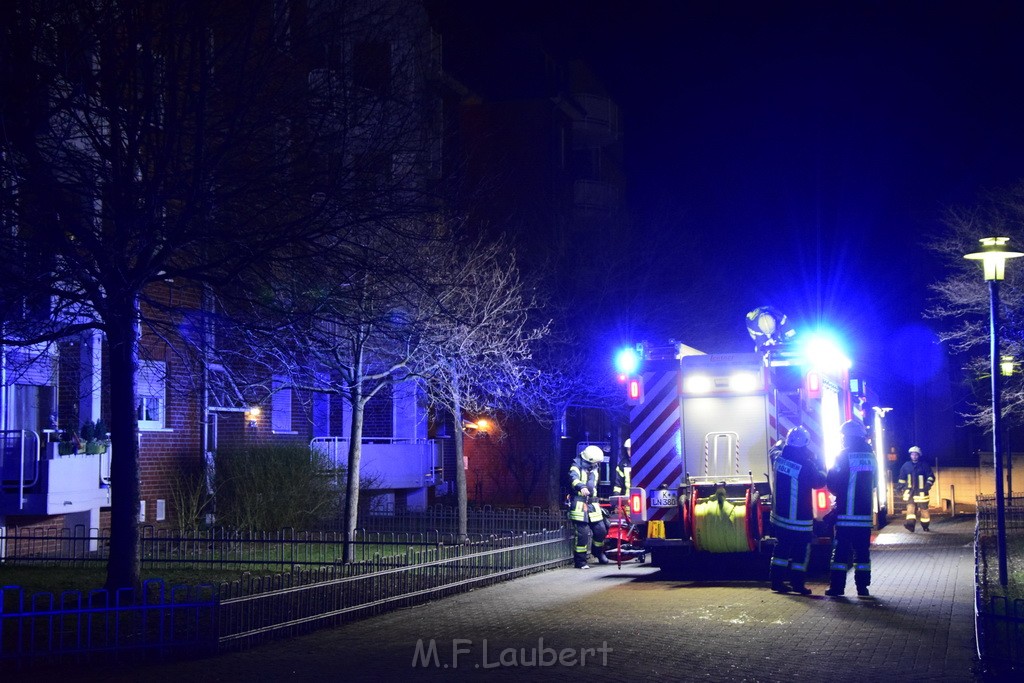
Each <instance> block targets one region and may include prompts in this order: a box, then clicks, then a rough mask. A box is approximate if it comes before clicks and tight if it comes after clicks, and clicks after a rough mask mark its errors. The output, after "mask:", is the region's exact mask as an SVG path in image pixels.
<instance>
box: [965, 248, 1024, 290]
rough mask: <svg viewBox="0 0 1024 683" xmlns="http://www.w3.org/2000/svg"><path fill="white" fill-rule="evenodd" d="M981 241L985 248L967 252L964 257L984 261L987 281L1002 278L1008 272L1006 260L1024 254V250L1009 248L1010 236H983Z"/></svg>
mask: <svg viewBox="0 0 1024 683" xmlns="http://www.w3.org/2000/svg"><path fill="white" fill-rule="evenodd" d="M980 241H981V246H982V249H983V250H982V251H976V252H974V253H972V254H966V255H965V256H964V258H968V259H972V260H976V261H981V262H982V265H983V266H984V268H985V280H986V281H989V280H1002V279H1003V277H1004V275H1005V274H1006V260H1007V259H1011V258H1018V257H1021V256H1024V252H1019V251H1010V250H1009V249H1008V247H1007V245H1006V243H1007V242H1009V241H1010V238H1009V237H982V238H981V240H980Z"/></svg>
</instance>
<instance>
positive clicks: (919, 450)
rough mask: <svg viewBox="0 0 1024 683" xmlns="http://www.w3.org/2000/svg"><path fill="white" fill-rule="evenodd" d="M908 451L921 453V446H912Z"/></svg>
mask: <svg viewBox="0 0 1024 683" xmlns="http://www.w3.org/2000/svg"><path fill="white" fill-rule="evenodd" d="M907 452H908V453H917V454H918V455H921V448H920V447H918V446H911V447H910V450H909V451H907Z"/></svg>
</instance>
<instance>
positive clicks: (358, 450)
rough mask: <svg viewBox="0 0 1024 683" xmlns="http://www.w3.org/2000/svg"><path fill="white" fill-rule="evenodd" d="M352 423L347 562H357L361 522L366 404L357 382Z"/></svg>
mask: <svg viewBox="0 0 1024 683" xmlns="http://www.w3.org/2000/svg"><path fill="white" fill-rule="evenodd" d="M351 400H352V422H351V428H350V429H349V442H348V472H347V473H346V474H347V479H346V488H345V557H344V561H345V562H355V561H356V547H355V543H354V541H355V538H356V523H357V522H358V521H359V461H360V456H361V455H362V444H363V416H364V414H365V408H366V404H365V402H364V401H363V392H362V387H361V386H360V385H359V383H358V382H357V383H356V384H355V386H354V387H353V389H352V392H351Z"/></svg>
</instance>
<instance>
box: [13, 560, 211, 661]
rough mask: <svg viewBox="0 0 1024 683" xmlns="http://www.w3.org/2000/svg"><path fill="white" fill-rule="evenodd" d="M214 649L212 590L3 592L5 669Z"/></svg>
mask: <svg viewBox="0 0 1024 683" xmlns="http://www.w3.org/2000/svg"><path fill="white" fill-rule="evenodd" d="M216 644H217V595H216V591H215V589H214V587H213V586H176V587H174V588H170V589H169V588H167V587H166V586H165V585H164V582H163V581H161V580H159V579H153V580H149V581H146V582H144V583H143V585H142V588H141V590H140V592H139V593H138V594H137V593H136V592H135V591H134V590H131V589H128V590H119V591H116V592H111V591H107V590H93V591H88V592H82V591H77V590H71V591H62V592H61V593H59V594H56V593H33V594H31V595H29V594H27V592H26V591H25V590H23V589H22V588H20V587H18V586H3V587H2V588H0V662H3V663H4V664H3V665H2V666H0V668H6V667H12V668H15V669H27V668H32V667H35V666H38V665H51V664H57V663H64V662H68V661H79V662H83V661H86V660H89V659H94V658H99V657H103V658H108V657H117V658H118V659H121V660H123V659H140V658H142V657H151V656H176V655H181V654H189V655H198V654H204V653H209V652H212V651H214V650H215V649H216Z"/></svg>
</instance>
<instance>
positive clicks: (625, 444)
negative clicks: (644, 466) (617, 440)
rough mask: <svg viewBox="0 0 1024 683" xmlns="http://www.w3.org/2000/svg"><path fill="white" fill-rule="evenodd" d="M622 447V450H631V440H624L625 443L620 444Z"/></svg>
mask: <svg viewBox="0 0 1024 683" xmlns="http://www.w3.org/2000/svg"><path fill="white" fill-rule="evenodd" d="M622 447H623V448H632V447H633V439H626V441H625V442H624V443H623V444H622Z"/></svg>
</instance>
